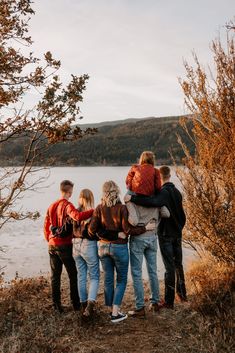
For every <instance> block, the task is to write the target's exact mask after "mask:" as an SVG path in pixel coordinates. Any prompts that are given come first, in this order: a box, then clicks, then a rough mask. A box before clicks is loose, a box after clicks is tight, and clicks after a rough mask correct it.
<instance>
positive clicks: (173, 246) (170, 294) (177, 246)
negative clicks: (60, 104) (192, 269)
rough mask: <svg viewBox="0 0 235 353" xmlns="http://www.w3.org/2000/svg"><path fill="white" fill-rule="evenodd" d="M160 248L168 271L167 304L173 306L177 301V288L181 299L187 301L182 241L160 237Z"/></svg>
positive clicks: (166, 284)
mask: <svg viewBox="0 0 235 353" xmlns="http://www.w3.org/2000/svg"><path fill="white" fill-rule="evenodd" d="M159 247H160V250H161V254H162V259H163V263H164V266H165V270H166V272H165V302H166V303H167V304H170V305H172V304H173V303H174V299H175V287H176V293H177V294H178V295H179V297H180V298H181V299H182V300H184V299H187V294H186V288H185V280H184V269H183V264H182V239H181V238H177V237H175V238H173V237H172V238H170V237H159ZM175 282H176V283H175Z"/></svg>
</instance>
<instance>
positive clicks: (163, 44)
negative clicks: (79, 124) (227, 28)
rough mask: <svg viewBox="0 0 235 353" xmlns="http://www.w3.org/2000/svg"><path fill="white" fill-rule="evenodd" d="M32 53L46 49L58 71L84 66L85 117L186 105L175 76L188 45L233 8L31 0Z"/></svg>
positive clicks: (200, 40) (185, 0) (199, 41)
mask: <svg viewBox="0 0 235 353" xmlns="http://www.w3.org/2000/svg"><path fill="white" fill-rule="evenodd" d="M33 7H34V9H35V11H36V15H35V16H34V17H33V19H32V20H31V23H30V30H31V35H32V37H33V39H34V42H35V44H34V50H35V52H36V54H37V55H38V54H39V53H43V52H45V51H47V50H50V51H51V52H52V53H53V54H54V56H55V58H59V59H61V61H62V66H63V72H62V75H63V78H64V79H65V80H66V79H68V77H69V74H70V73H73V74H77V75H80V74H83V73H88V74H89V75H90V80H89V82H88V85H87V91H86V93H85V95H84V103H83V104H82V105H81V109H82V115H83V116H84V120H83V122H84V123H90V122H99V121H104V120H117V119H125V118H136V117H147V116H168V115H177V114H182V113H184V112H185V110H184V105H183V96H182V93H181V89H180V87H179V83H178V77H183V76H184V68H183V58H185V59H187V60H188V61H191V60H192V57H191V52H192V50H195V51H196V52H197V54H198V56H199V57H200V59H201V61H202V62H203V63H204V64H208V63H209V62H210V60H211V52H210V49H209V43H210V42H211V40H212V39H213V38H215V37H216V36H217V35H218V33H219V30H221V29H222V26H223V25H224V24H225V23H226V22H228V21H229V20H230V19H231V18H232V17H233V14H234V13H235V11H234V10H235V5H234V1H233V0H223V1H221V0H220V1H219V0H197V1H195V0H194V1H193V0H50V1H48V0H34V5H33Z"/></svg>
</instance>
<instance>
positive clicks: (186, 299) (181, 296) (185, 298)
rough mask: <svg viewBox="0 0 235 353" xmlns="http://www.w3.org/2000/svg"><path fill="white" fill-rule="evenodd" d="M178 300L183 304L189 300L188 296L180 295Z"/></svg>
mask: <svg viewBox="0 0 235 353" xmlns="http://www.w3.org/2000/svg"><path fill="white" fill-rule="evenodd" d="M176 296H177V299H178V300H179V301H180V302H181V303H185V302H187V301H188V298H187V297H186V296H183V295H180V294H178V293H177V295H176Z"/></svg>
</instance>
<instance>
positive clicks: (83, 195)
mask: <svg viewBox="0 0 235 353" xmlns="http://www.w3.org/2000/svg"><path fill="white" fill-rule="evenodd" d="M94 204H95V201H94V195H93V192H92V191H91V190H89V189H83V190H81V192H80V195H79V205H80V208H81V210H83V211H88V210H90V209H91V208H94Z"/></svg>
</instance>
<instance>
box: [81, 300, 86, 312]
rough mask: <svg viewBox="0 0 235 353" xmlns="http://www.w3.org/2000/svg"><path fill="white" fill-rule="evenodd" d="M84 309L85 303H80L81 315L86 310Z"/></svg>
mask: <svg viewBox="0 0 235 353" xmlns="http://www.w3.org/2000/svg"><path fill="white" fill-rule="evenodd" d="M86 307H87V302H81V311H82V314H83V313H84V311H85V310H86Z"/></svg>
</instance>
